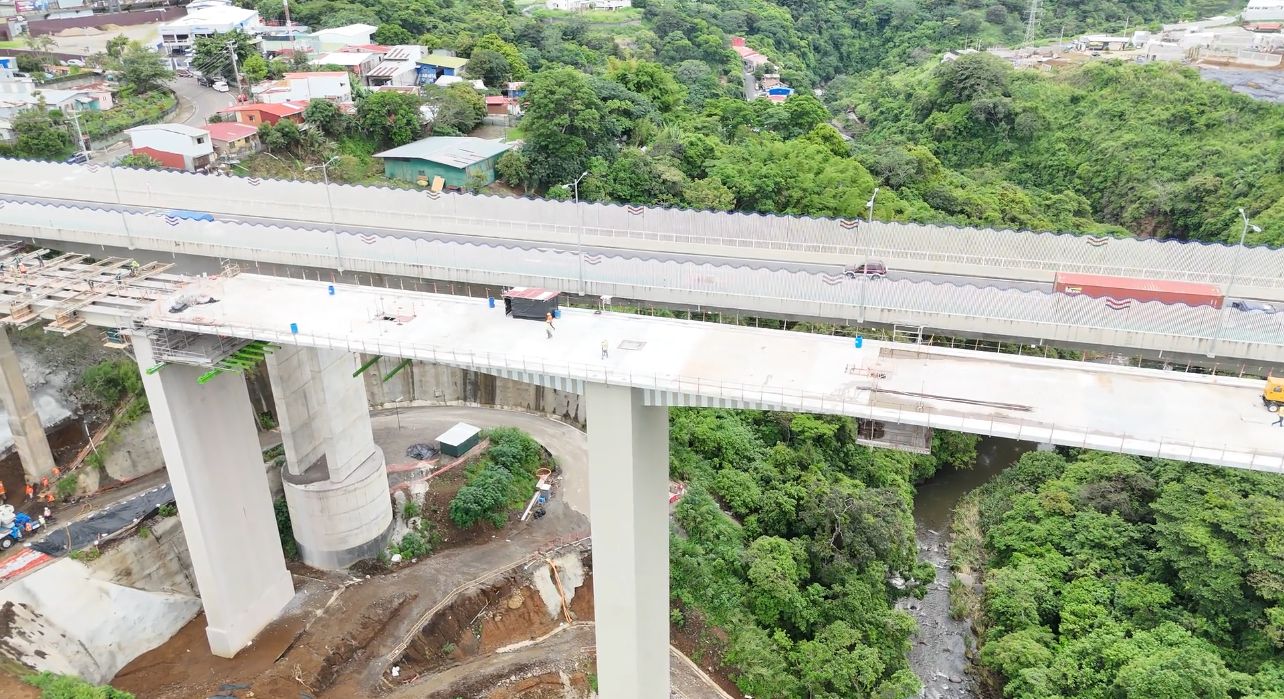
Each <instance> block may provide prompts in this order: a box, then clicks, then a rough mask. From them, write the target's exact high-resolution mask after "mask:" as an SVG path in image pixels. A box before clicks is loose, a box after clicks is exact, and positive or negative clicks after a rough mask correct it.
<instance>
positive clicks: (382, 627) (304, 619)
mask: <svg viewBox="0 0 1284 699" xmlns="http://www.w3.org/2000/svg"><path fill="white" fill-rule="evenodd" d="M460 421H464V422H468V423H470V424H472V425H475V426H477V427H483V428H486V427H494V426H513V427H517V428H519V429H521V430H523V431H525V432H527V433H528V434H530V435H531V436H532V437H534V438H535V439H536V441H538V442H540V444H542V445H543V446H544V447H545V448H546V449H547V450H548V451H549V452H550V454H551V455H552V457H553V459H554V460H555V461H556V462H557V464H558V465H559V467H560V468H561V471H562V479H561V481H560V482H559V487H558V489H557V490H556V491H555V495H554V498H553V499H552V500H551V501H550V502H549V504H548V506H547V507H546V510H547V515H546V516H544V517H543V518H541V519H539V520H533V521H531V522H527V523H522V524H516V525H510V526H509V527H507V528H505V529H504V530H502V531H501V532H499V533H498V534H496V535H495V536H494V537H492V539H491V540H490V541H488V542H484V543H481V544H479V545H478V544H475V545H471V546H467V547H461V548H455V549H449V550H445V551H441V552H439V553H436V554H434V555H432V556H431V557H429V558H427V559H426V560H423V561H420V562H418V563H416V564H413V565H410V566H407V567H405V568H402V569H400V570H398V571H397V572H395V573H391V574H387V575H375V576H372V577H369V578H360V577H358V576H354V575H352V574H350V573H347V572H341V571H340V572H330V573H323V572H320V571H314V570H311V569H307V568H302V567H300V568H297V569H296V571H295V572H296V576H295V584H296V589H297V590H298V594H296V597H295V600H294V601H293V602H292V603H291V605H290V607H289V608H288V609H287V610H286V612H285V613H284V614H283V615H282V617H281V618H280V619H278V620H277V621H276V622H274V623H273V624H271V625H270V626H269V627H268V628H267V629H265V630H264V631H263V632H262V633H260V635H259V637H258V638H256V639H255V641H254V644H253V645H251V646H250V647H249V648H247V649H245V650H243V651H242V652H241V653H240V654H239V655H238V656H237V657H236V658H235V659H232V660H225V659H222V658H215V657H213V656H211V655H210V653H209V648H208V646H207V644H206V641H205V631H204V619H203V618H202V617H197V619H196V620H194V621H193V622H192V623H190V624H188V625H187V626H186V627H184V629H183V630H182V631H181V632H180V633H179V634H178V635H177V636H175V638H174V639H172V640H171V641H170V642H169V643H167V644H165V645H164V646H162V647H161V648H158V649H156V650H153V651H151V652H149V653H146V654H144V655H143V656H141V657H139V658H138V659H136V660H135V661H134V662H133V663H130V664H129V665H128V666H126V667H125V668H124V669H123V670H122V671H121V672H120V673H119V674H118V675H117V677H116V678H115V680H114V681H113V685H114V686H116V687H118V688H120V689H123V690H126V691H130V692H133V693H134V694H135V695H136V696H137V697H138V699H188V698H190V697H198V696H212V695H215V694H216V693H222V694H224V695H227V696H241V697H244V696H247V693H248V692H253V693H254V696H255V697H296V696H300V692H304V693H306V694H305V695H304V696H312V697H316V698H317V699H352V698H354V697H371V696H375V695H379V694H383V693H384V692H385V691H387V690H390V689H392V687H390V686H389V685H388V684H387V683H385V682H384V677H385V675H384V673H385V672H386V671H387V668H388V665H389V663H390V662H392V660H393V659H394V658H395V657H397V656H398V655H399V652H398V651H399V649H400V647H401V646H402V643H403V641H406V640H408V639H410V638H412V637H414V636H416V635H418V634H419V632H420V629H421V628H422V627H423V625H424V623H425V621H426V620H427V619H428V618H430V617H433V615H434V613H435V610H437V609H441V608H444V607H445V606H446V605H447V604H448V603H450V602H452V601H453V600H454V599H457V597H458V595H459V593H461V592H463V591H471V590H474V589H477V588H479V587H484V586H485V585H487V584H493V583H495V582H496V581H499V580H501V579H502V578H503V577H504V575H506V574H509V571H511V570H512V569H513V568H518V567H520V566H522V565H524V564H526V563H527V562H529V561H532V560H533V559H539V558H542V557H543V556H542V555H541V553H540V552H543V551H548V550H550V549H553V548H555V547H559V546H561V545H562V544H564V543H566V542H568V541H572V540H576V539H579V538H581V537H583V536H585V535H586V534H587V533H588V529H589V522H588V518H587V517H586V514H585V513H586V512H587V509H588V446H587V439H586V436H585V434H584V433H583V432H581V431H580V430H578V429H577V428H575V427H573V426H570V425H567V424H564V423H561V422H558V421H555V420H551V419H548V418H544V417H540V416H535V415H530V414H527V413H522V412H516V411H507V410H495V409H482V408H467V407H408V408H399V409H387V410H380V411H377V412H375V413H374V414H373V416H372V422H373V428H374V434H375V441H376V443H378V444H379V446H380V447H381V448H383V450H384V453H385V455H386V458H387V460H388V462H389V464H396V463H399V462H403V461H408V460H409V459H408V458H407V457H405V450H406V447H407V446H409V445H410V444H414V443H417V442H427V441H431V440H432V439H433V438H435V437H436V436H437V435H439V434H441V433H442V432H444V431H445V430H446V429H448V428H449V427H451V426H452V425H453V424H455V423H456V422H460ZM579 508H583V509H582V510H581V509H579ZM572 632H573V633H572ZM592 645H593V631H592V625H591V623H587V624H576V625H575V626H574V627H573V628H570V629H568V630H567V632H564V633H558V634H555V635H553V636H550V637H548V638H547V639H544V640H542V641H540V642H537V643H534V644H532V645H530V646H527V647H525V648H523V649H521V651H520V652H515V653H505V654H492V655H488V656H485V657H481V658H478V659H476V660H474V661H470V662H467V663H464V664H461V665H458V666H455V667H452V668H449V670H448V671H444V672H443V674H445V672H450V673H454V674H460V673H462V674H464V675H465V676H470V677H477V676H479V675H480V674H482V673H485V674H487V675H490V674H492V673H499V674H503V673H504V672H506V671H507V670H509V669H513V670H515V671H516V670H526V671H531V672H537V673H538V672H545V671H547V669H548V668H550V667H556V666H557V665H559V664H562V663H563V659H566V661H565V662H566V663H568V667H569V664H575V663H580V664H582V663H584V662H585V661H586V659H588V658H591V657H592ZM671 665H672V667H673V686H674V689H675V690H676V691H675V696H678V697H680V698H685V699H703V698H705V697H707V698H708V699H722V698H724V697H725V696H726V695H725V694H723V693H721V692H719V691H718V690H717V689H715V688H712V687H711V686H710V682H709V681H708V680H707V679H705V678H704V677H703V673H702V672H701V671H699V669H698V668H696V667H695V666H694V665H693V664H692V663H690V662H689V661H687V660H685V659H684V658H682V656H681V655H679V654H676V653H675V657H674V658H673V661H672V663H671ZM454 674H452V675H451V676H454ZM500 679H501V678H500V677H499V675H498V674H497V675H496V682H497V683H498V682H499V681H500ZM440 686H441V685H440V684H439V683H434V684H432V685H425V684H423V683H416V684H415V685H412V686H408V687H402V688H397V689H396V690H395V693H393V694H390V696H395V697H397V698H398V699H410V698H411V697H416V698H418V697H429V696H432V695H433V692H434V688H438V687H440ZM513 696H518V695H513ZM447 699H454V698H453V695H452V696H451V697H448V698H447Z"/></svg>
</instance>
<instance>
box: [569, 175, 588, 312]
mask: <svg viewBox="0 0 1284 699" xmlns="http://www.w3.org/2000/svg"><path fill="white" fill-rule="evenodd" d="M587 175H588V170H585V171H584V172H581V173H580V176H579V177H576V178H575V181H574V182H572V183H571V189H572V190H573V191H574V195H573V196H574V201H575V210H576V212H577V213H578V214H579V215H580V227H579V229H578V230H577V232H576V234H575V254H576V256H578V257H579V277H580V295H581V296H583V295H584V208H583V207H581V206H580V180H582V179H584V177H585V176H587Z"/></svg>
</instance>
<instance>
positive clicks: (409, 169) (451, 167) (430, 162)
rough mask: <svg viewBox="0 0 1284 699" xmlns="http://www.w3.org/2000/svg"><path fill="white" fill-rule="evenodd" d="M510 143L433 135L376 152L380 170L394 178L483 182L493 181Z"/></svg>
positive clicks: (423, 182)
mask: <svg viewBox="0 0 1284 699" xmlns="http://www.w3.org/2000/svg"><path fill="white" fill-rule="evenodd" d="M512 147H513V144H511V143H502V142H500V141H488V140H486V139H484V138H473V137H471V136H434V137H431V138H425V139H422V140H419V141H415V142H414V143H407V144H406V145H404V146H398V147H397V148H393V149H392V150H386V151H384V152H382V153H375V155H374V157H376V158H380V159H382V160H383V174H384V175H385V176H386V177H389V178H391V179H396V180H405V181H407V182H414V183H415V184H418V185H419V186H421V187H431V186H432V183H433V178H435V177H441V178H442V179H443V180H445V184H446V186H447V187H463V186H465V185H467V184H469V182H470V181H472V182H478V183H480V184H483V185H486V184H490V183H491V182H494V181H495V162H496V161H498V160H499V156H501V155H503V154H504V151H506V150H508V149H509V148H512Z"/></svg>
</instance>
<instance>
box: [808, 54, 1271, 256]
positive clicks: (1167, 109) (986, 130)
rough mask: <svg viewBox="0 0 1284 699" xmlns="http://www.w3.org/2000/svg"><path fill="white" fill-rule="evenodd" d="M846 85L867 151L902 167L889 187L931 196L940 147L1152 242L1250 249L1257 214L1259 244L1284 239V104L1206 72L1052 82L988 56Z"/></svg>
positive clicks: (943, 156) (1079, 76)
mask: <svg viewBox="0 0 1284 699" xmlns="http://www.w3.org/2000/svg"><path fill="white" fill-rule="evenodd" d="M844 87H845V89H844V90H843V91H842V92H841V94H835V95H832V96H831V99H832V100H834V101H835V102H836V103H838V104H841V105H842V106H845V107H849V108H851V109H854V110H855V112H856V113H857V114H858V115H859V116H860V117H861V118H862V119H863V120H864V122H865V124H864V128H867V129H868V130H867V132H866V133H865V134H864V135H863V136H862V137H861V138H860V142H859V146H858V150H859V151H860V152H861V153H863V155H862V158H863V159H865V160H867V161H869V162H873V163H892V165H888V166H886V167H884V168H883V169H881V170H879V172H881V173H882V174H883V176H884V180H885V181H888V182H894V183H896V184H900V185H902V186H903V187H908V188H910V189H913V190H915V191H923V190H922V188H921V186H920V185H919V184H918V182H919V180H920V179H922V178H923V177H924V173H923V170H922V168H918V167H915V166H914V165H913V160H914V155H915V154H916V153H918V152H919V151H920V149H923V148H926V149H927V150H929V151H930V152H931V153H932V154H933V155H935V156H936V157H938V158H939V159H940V160H941V161H942V162H943V163H945V164H946V165H947V166H949V167H953V168H957V169H959V170H961V171H964V172H968V173H972V174H973V176H974V177H979V175H976V174H975V173H976V172H978V171H982V172H987V173H991V175H992V176H994V177H997V178H1001V179H1003V180H1005V181H1010V182H1013V183H1015V184H1016V185H1018V186H1021V187H1025V188H1031V189H1037V190H1058V189H1061V190H1067V191H1069V192H1071V193H1072V195H1071V196H1074V197H1082V198H1084V199H1086V201H1087V202H1088V203H1089V204H1090V214H1091V215H1092V216H1094V217H1096V218H1099V219H1100V220H1105V221H1109V222H1112V223H1116V224H1119V225H1122V226H1124V227H1126V228H1127V229H1129V230H1131V231H1133V232H1134V233H1136V234H1138V235H1146V236H1155V237H1177V238H1189V239H1193V240H1204V241H1223V242H1224V241H1232V242H1238V239H1239V233H1240V231H1241V222H1240V218H1239V213H1238V211H1237V209H1238V207H1244V208H1245V209H1246V210H1247V211H1248V212H1249V214H1250V215H1251V216H1253V219H1254V222H1255V223H1257V224H1259V225H1261V226H1262V227H1263V228H1264V229H1265V232H1264V233H1261V234H1250V237H1249V241H1250V242H1255V243H1269V244H1272V245H1279V244H1281V242H1284V140H1281V137H1284V105H1277V104H1271V103H1266V102H1258V101H1254V100H1251V99H1249V98H1248V97H1245V96H1243V95H1237V94H1234V93H1232V92H1230V91H1229V90H1228V89H1226V88H1225V87H1223V86H1222V85H1219V84H1217V83H1213V82H1210V81H1205V80H1201V79H1200V78H1199V76H1198V74H1197V73H1196V72H1195V71H1194V70H1193V69H1190V68H1184V67H1179V66H1174V65H1170V64H1164V63H1156V64H1150V65H1135V64H1127V63H1122V62H1119V61H1104V62H1092V63H1088V64H1085V65H1083V66H1081V67H1077V68H1063V69H1059V70H1057V71H1054V72H1052V73H1051V74H1041V73H1036V72H1034V71H1015V70H1013V69H1011V68H1010V67H1009V66H1008V64H1007V63H1005V62H1003V61H1001V60H999V59H997V58H993V57H991V56H987V55H984V54H975V55H968V56H964V57H962V58H960V59H959V60H958V61H955V62H952V63H942V64H938V65H935V66H924V67H921V68H916V69H912V70H907V71H904V72H901V73H897V74H894V75H890V76H888V75H880V76H877V77H871V78H869V79H867V80H864V81H861V82H859V83H856V82H852V83H848V84H846V85H845V86H844ZM924 194H925V195H926V192H924ZM928 200H929V201H930V202H933V203H935V204H936V205H937V206H939V207H942V208H945V209H946V210H953V208H954V207H951V206H949V205H946V204H944V203H942V202H941V201H940V200H939V199H936V198H929V199H928ZM1088 214H1089V212H1085V215H1088Z"/></svg>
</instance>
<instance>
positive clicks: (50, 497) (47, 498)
mask: <svg viewBox="0 0 1284 699" xmlns="http://www.w3.org/2000/svg"><path fill="white" fill-rule="evenodd" d="M53 501H54V496H53V493H45V502H53Z"/></svg>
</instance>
